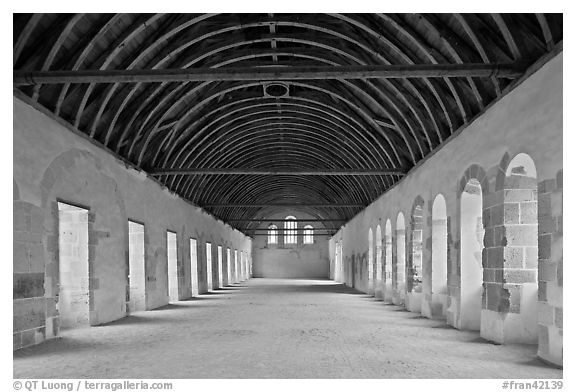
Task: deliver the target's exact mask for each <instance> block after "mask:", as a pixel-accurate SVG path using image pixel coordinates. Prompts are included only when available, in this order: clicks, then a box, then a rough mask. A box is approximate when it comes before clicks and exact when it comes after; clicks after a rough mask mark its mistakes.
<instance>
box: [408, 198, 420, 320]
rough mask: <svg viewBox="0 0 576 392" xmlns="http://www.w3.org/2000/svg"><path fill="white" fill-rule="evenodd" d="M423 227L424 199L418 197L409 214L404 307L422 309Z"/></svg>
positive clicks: (411, 309) (418, 311)
mask: <svg viewBox="0 0 576 392" xmlns="http://www.w3.org/2000/svg"><path fill="white" fill-rule="evenodd" d="M423 229H424V200H422V198H421V197H418V198H417V199H416V201H415V202H414V206H413V207H412V214H411V216H410V253H409V257H408V265H407V268H406V272H407V276H406V308H407V309H408V310H410V311H411V312H417V313H420V312H421V310H422V237H423Z"/></svg>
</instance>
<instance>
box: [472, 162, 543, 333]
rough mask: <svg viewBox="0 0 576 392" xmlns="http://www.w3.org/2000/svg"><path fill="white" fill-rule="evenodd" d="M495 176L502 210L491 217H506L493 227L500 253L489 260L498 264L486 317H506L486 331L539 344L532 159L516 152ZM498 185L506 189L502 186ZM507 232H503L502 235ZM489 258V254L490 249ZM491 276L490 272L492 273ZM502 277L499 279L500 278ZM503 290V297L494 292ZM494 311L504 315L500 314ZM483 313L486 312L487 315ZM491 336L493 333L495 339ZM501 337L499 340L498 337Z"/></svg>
mask: <svg viewBox="0 0 576 392" xmlns="http://www.w3.org/2000/svg"><path fill="white" fill-rule="evenodd" d="M504 173H505V176H504V178H503V180H502V174H500V178H499V179H497V191H498V192H497V194H498V193H500V192H501V194H502V196H503V197H502V199H501V200H502V201H503V205H502V206H500V205H496V206H495V209H493V210H492V211H496V212H498V210H499V209H500V208H501V209H502V210H503V214H502V215H498V214H494V216H492V214H491V216H490V218H491V220H492V219H493V220H494V222H493V223H494V224H496V225H498V223H499V222H498V218H499V217H500V216H502V218H503V222H502V226H503V230H502V229H501V230H500V231H498V226H496V227H495V235H494V236H495V241H494V243H493V244H492V245H493V246H494V248H492V249H496V250H495V251H494V253H495V254H496V253H498V254H502V255H503V256H504V257H503V262H502V258H499V259H498V258H494V259H490V260H489V266H490V267H491V268H493V269H494V276H495V279H494V281H493V282H485V285H486V288H487V298H488V303H487V310H488V312H487V316H489V317H491V318H494V319H496V320H502V317H501V314H506V317H505V318H504V321H503V323H502V325H500V326H499V328H500V330H496V331H485V329H486V328H484V323H483V329H482V335H483V336H486V337H488V338H490V339H491V340H495V341H498V342H499V343H537V341H538V182H537V181H538V180H537V173H536V166H535V165H534V161H533V160H532V158H531V157H530V156H529V155H527V154H525V153H520V154H518V155H516V156H515V157H514V158H513V159H512V160H511V161H510V163H509V164H508V165H507V166H506V168H505V171H504ZM500 185H502V188H501V189H500ZM502 231H503V233H502V234H500V233H501V232H502ZM489 257H490V253H489ZM489 276H492V274H490V275H489ZM500 279H501V280H502V281H501V282H500V281H499V280H500ZM496 293H499V294H500V295H499V297H498V298H499V300H498V301H497V303H496V301H495V300H494V301H493V299H494V298H496V296H495V294H496ZM496 312H498V313H500V314H496ZM483 317H484V316H483ZM491 335H494V337H493V338H492V336H491ZM500 336H501V339H500V338H499V337H500Z"/></svg>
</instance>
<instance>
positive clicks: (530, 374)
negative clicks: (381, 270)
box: [14, 279, 562, 379]
mask: <svg viewBox="0 0 576 392" xmlns="http://www.w3.org/2000/svg"><path fill="white" fill-rule="evenodd" d="M535 353H536V347H535V346H520V345H513V346H497V345H493V344H490V343H487V342H485V341H484V340H482V339H481V338H480V337H479V335H478V333H473V332H462V331H458V330H455V329H452V328H449V327H447V326H446V325H445V324H444V323H443V322H441V321H433V320H428V319H425V318H423V317H421V316H419V315H418V314H414V313H409V312H407V311H405V310H403V309H401V308H399V307H397V306H393V305H385V304H384V303H382V302H379V301H376V300H374V299H373V298H369V297H368V296H366V295H365V294H363V293H359V292H357V291H355V290H352V289H349V288H347V287H345V286H343V285H340V284H335V283H334V282H331V281H314V280H272V279H253V280H251V281H249V282H245V283H243V284H242V285H236V286H234V287H229V288H226V289H224V290H218V291H216V292H214V293H211V294H206V295H201V296H199V297H198V298H194V299H191V300H188V301H180V302H176V303H173V304H170V305H167V306H165V307H162V308H160V309H157V310H153V311H149V312H140V313H136V314H134V315H133V316H130V317H127V318H124V319H122V320H118V321H116V322H113V323H110V324H108V325H105V326H100V327H92V328H87V329H82V330H72V331H67V332H65V333H64V334H63V338H62V339H54V340H51V341H48V342H45V343H43V344H41V345H39V346H35V347H31V348H27V349H23V350H20V351H18V352H16V353H15V354H14V377H15V378H27V377H29V378H510V377H513V378H515V379H518V378H560V377H562V371H561V370H557V369H554V368H550V367H548V366H546V365H543V364H542V363H541V362H539V361H538V360H537V359H536V358H535Z"/></svg>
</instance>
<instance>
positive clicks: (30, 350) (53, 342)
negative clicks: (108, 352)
mask: <svg viewBox="0 0 576 392" xmlns="http://www.w3.org/2000/svg"><path fill="white" fill-rule="evenodd" d="M108 346H109V345H108V344H106V343H102V342H101V341H94V340H91V341H87V340H83V339H77V338H71V337H66V336H59V337H57V338H53V339H49V340H46V341H44V342H42V343H40V344H38V345H35V346H31V347H26V348H23V349H20V350H18V351H14V353H13V359H14V360H15V361H16V360H18V359H19V358H27V357H30V356H34V357H39V356H43V355H50V356H54V355H62V354H66V353H78V352H82V351H88V352H90V351H94V349H96V348H97V349H102V348H104V349H105V348H107V347H108ZM86 355H89V353H87V354H86Z"/></svg>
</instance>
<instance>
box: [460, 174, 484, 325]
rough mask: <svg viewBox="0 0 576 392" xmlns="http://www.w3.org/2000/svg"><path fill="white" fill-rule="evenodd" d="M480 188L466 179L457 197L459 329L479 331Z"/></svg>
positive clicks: (481, 272)
mask: <svg viewBox="0 0 576 392" xmlns="http://www.w3.org/2000/svg"><path fill="white" fill-rule="evenodd" d="M482 205H483V203H482V185H481V184H480V181H478V179H476V178H469V179H468V180H467V182H466V185H465V186H464V190H463V191H462V194H461V197H460V307H459V310H460V317H459V319H460V322H459V328H461V329H467V330H474V331H479V330H480V319H481V313H482V282H483V269H482V249H483V238H484V226H483V224H482Z"/></svg>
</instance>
